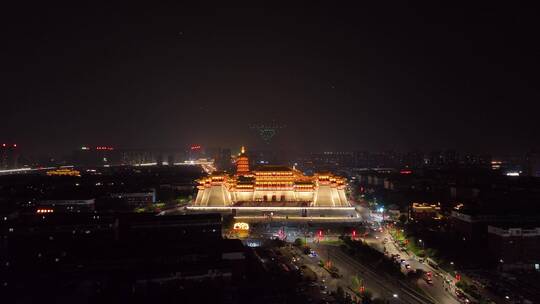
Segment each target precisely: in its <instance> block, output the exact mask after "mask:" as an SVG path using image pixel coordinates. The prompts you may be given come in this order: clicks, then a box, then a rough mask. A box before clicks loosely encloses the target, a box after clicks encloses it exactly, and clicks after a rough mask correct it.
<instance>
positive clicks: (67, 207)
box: [37, 198, 96, 213]
mask: <svg viewBox="0 0 540 304" xmlns="http://www.w3.org/2000/svg"><path fill="white" fill-rule="evenodd" d="M95 204H96V200H95V199H94V198H88V199H46V200H40V201H38V202H37V207H38V209H37V210H38V211H39V210H47V209H49V210H52V211H53V212H55V213H71V212H77V213H80V212H91V211H94V210H95ZM38 213H39V212H38Z"/></svg>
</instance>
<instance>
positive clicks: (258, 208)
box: [187, 206, 355, 211]
mask: <svg viewBox="0 0 540 304" xmlns="http://www.w3.org/2000/svg"><path fill="white" fill-rule="evenodd" d="M187 209H188V210H232V209H236V210H268V211H273V210H276V211H277V210H304V209H306V210H350V211H353V210H355V209H354V207H231V206H227V207H225V206H224V207H206V206H188V207H187Z"/></svg>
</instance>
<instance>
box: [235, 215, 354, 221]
mask: <svg viewBox="0 0 540 304" xmlns="http://www.w3.org/2000/svg"><path fill="white" fill-rule="evenodd" d="M234 218H235V219H237V220H262V219H268V217H267V216H235V217H234ZM272 219H288V220H306V221H324V220H341V221H344V220H348V221H351V222H357V221H361V220H362V218H357V217H349V216H305V217H304V216H284V215H274V216H272Z"/></svg>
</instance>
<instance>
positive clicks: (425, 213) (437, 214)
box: [409, 203, 441, 221]
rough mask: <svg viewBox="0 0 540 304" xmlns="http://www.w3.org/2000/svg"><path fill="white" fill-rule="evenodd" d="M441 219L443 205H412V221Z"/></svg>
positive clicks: (410, 215)
mask: <svg viewBox="0 0 540 304" xmlns="http://www.w3.org/2000/svg"><path fill="white" fill-rule="evenodd" d="M440 218H441V204H440V203H437V204H431V203H412V204H411V207H410V208H409V219H410V220H411V221H421V220H433V219H440Z"/></svg>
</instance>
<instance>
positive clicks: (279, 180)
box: [195, 148, 350, 207]
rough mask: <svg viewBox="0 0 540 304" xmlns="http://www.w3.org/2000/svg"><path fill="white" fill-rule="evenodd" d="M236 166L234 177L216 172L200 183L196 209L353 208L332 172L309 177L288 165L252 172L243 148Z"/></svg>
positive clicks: (343, 183)
mask: <svg viewBox="0 0 540 304" xmlns="http://www.w3.org/2000/svg"><path fill="white" fill-rule="evenodd" d="M236 164H237V172H236V174H234V175H228V174H221V173H214V174H212V175H210V176H208V177H205V178H202V179H200V180H199V181H198V182H199V185H198V190H199V191H198V193H197V197H196V199H195V206H215V207H221V206H233V205H234V206H239V207H240V206H265V205H268V206H283V207H286V206H302V207H304V206H305V207H349V206H350V204H349V203H348V201H347V198H346V195H345V187H346V181H345V179H344V178H342V177H339V176H335V175H333V174H331V173H326V174H323V173H320V174H315V175H314V176H306V175H304V174H303V173H302V172H301V171H299V170H296V169H293V168H289V167H285V166H269V165H266V166H262V167H260V168H257V169H256V170H253V171H250V170H249V159H248V157H247V156H246V155H245V151H244V149H243V148H242V153H241V154H240V156H239V157H238V159H237V162H236Z"/></svg>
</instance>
